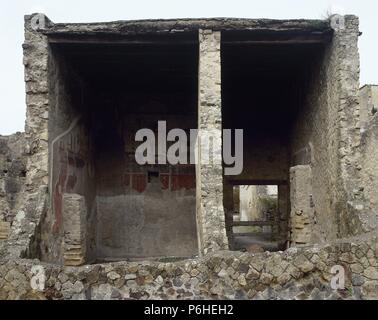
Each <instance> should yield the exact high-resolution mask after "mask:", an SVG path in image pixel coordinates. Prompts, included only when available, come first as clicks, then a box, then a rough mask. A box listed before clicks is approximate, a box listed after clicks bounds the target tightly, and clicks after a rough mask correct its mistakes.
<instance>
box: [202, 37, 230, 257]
mask: <svg viewBox="0 0 378 320" xmlns="http://www.w3.org/2000/svg"><path fill="white" fill-rule="evenodd" d="M198 88H199V94H198V128H199V134H198V139H199V143H200V146H201V148H200V149H199V153H198V157H199V159H198V165H197V169H196V171H197V226H198V235H199V237H198V238H199V246H200V253H201V254H206V253H208V252H212V251H216V250H223V249H227V248H228V241H227V236H226V228H225V216H224V211H223V178H222V173H223V171H222V152H221V151H222V111H221V64H220V32H219V31H212V30H199V75H198ZM210 136H211V137H212V138H211V140H210V141H211V143H210V144H209V147H208V148H207V149H206V148H205V149H203V148H202V146H203V145H204V144H203V142H204V141H205V140H206V139H209V137H210ZM209 154H210V157H209V158H208V156H209ZM208 159H209V161H207V160H208Z"/></svg>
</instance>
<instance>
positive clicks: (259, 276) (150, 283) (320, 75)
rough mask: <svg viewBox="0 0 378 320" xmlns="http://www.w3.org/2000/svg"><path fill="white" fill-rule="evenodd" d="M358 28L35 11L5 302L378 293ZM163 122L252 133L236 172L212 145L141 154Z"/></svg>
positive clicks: (5, 208)
mask: <svg viewBox="0 0 378 320" xmlns="http://www.w3.org/2000/svg"><path fill="white" fill-rule="evenodd" d="M358 25H359V22H358V18H357V17H356V16H351V15H348V16H337V15H335V16H332V17H330V19H328V20H266V19H258V20H252V19H227V18H216V19H179V20H140V21H116V22H107V23H89V24H84V23H83V24H61V23H57V24H54V23H53V22H51V21H50V20H49V19H48V18H47V17H46V16H44V15H42V14H33V15H30V16H25V42H24V44H23V50H24V65H25V82H26V104H27V119H26V126H25V133H18V134H16V135H13V136H9V137H1V138H0V169H1V171H0V298H2V299H20V298H21V299H27V298H30V299H198V298H205V299H224V298H226V299H361V298H364V299H365V298H378V239H377V226H378V217H377V213H378V197H377V196H376V191H375V190H377V188H378V169H377V168H378V152H377V151H376V147H375V146H376V142H377V139H378V135H377V113H376V111H377V108H378V94H377V92H378V91H377V90H376V89H377V88H376V87H374V86H366V87H364V88H362V89H361V91H359V54H358V47H357V41H358V37H359V35H360V32H359V26H358ZM360 96H361V99H360ZM159 120H165V121H166V122H167V130H169V129H170V128H180V129H183V130H184V131H185V132H188V131H190V129H211V130H221V129H222V128H238V129H243V130H244V141H243V146H244V156H243V163H244V167H243V171H242V173H241V174H239V175H234V176H232V175H225V174H224V169H225V167H226V165H225V164H222V162H220V163H212V164H208V163H205V162H204V161H202V160H203V159H202V156H203V155H202V154H199V159H198V163H197V164H176V165H172V164H168V163H167V164H156V165H144V166H140V165H139V164H137V163H136V161H135V150H136V147H137V143H136V141H135V139H134V138H135V134H136V131H137V130H138V129H140V128H149V129H151V130H152V131H154V132H156V130H157V125H158V121H159ZM213 144H214V145H221V144H222V139H221V137H220V136H219V137H218V138H216V139H214V141H213ZM272 190H275V191H272ZM253 199H255V200H253ZM256 199H257V200H256ZM253 201H255V202H254V205H252V204H251V203H252V202H253ZM256 201H257V202H256ZM335 266H338V267H340V266H341V268H342V270H343V276H345V281H343V285H342V286H340V287H337V288H335V287H332V285H331V284H332V279H333V277H335V275H336V274H335V272H334V271H333V270H334V267H335Z"/></svg>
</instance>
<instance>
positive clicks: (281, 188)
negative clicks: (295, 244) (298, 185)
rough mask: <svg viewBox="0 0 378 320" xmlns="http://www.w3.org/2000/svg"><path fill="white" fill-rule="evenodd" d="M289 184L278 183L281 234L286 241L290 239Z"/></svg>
mask: <svg viewBox="0 0 378 320" xmlns="http://www.w3.org/2000/svg"><path fill="white" fill-rule="evenodd" d="M289 201H290V195H289V186H288V185H285V184H280V185H278V214H279V217H278V218H279V230H278V231H279V235H280V238H281V239H282V240H284V241H287V240H289V234H288V216H289Z"/></svg>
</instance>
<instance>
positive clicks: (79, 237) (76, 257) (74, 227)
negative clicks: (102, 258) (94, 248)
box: [63, 193, 87, 266]
mask: <svg viewBox="0 0 378 320" xmlns="http://www.w3.org/2000/svg"><path fill="white" fill-rule="evenodd" d="M86 216H87V210H86V205H85V199H84V197H83V196H81V195H78V194H71V193H65V194H64V195H63V226H64V264H65V265H67V266H78V265H81V264H84V262H85V255H86V242H85V233H86V232H85V229H86V227H85V226H86Z"/></svg>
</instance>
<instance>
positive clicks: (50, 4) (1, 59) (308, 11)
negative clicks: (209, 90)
mask: <svg viewBox="0 0 378 320" xmlns="http://www.w3.org/2000/svg"><path fill="white" fill-rule="evenodd" d="M329 10H331V11H332V12H333V13H335V12H337V13H340V14H349V13H352V14H356V15H358V16H359V17H360V30H361V31H362V32H363V35H362V36H361V37H360V41H359V48H360V55H361V80H360V83H361V85H364V84H374V83H377V84H378V62H377V60H378V54H377V51H378V44H377V31H378V19H377V13H378V2H377V1H375V0H358V1H356V0H335V1H334V0H311V1H310V0H307V1H305V0H231V1H230V0H190V1H179V0H160V1H159V0H133V1H130V0H59V1H57V0H0V43H1V50H0V134H11V133H14V132H16V131H23V130H24V122H25V113H26V107H25V92H24V80H23V79H24V76H23V65H22V48H21V44H22V42H23V36H24V35H23V16H24V14H30V13H33V12H41V13H45V14H46V15H47V16H48V17H49V18H50V20H52V21H53V22H96V21H112V20H130V19H148V18H202V17H203V18H207V17H235V18H272V19H289V18H308V19H319V18H324V17H325V15H326V13H327V11H329Z"/></svg>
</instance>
